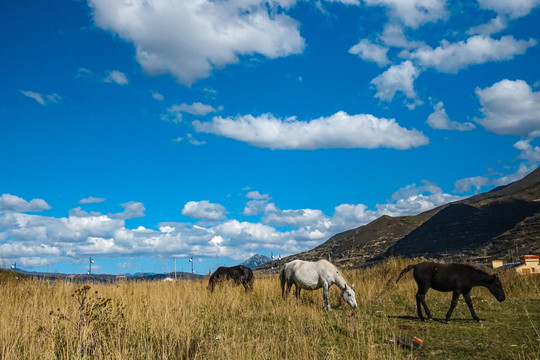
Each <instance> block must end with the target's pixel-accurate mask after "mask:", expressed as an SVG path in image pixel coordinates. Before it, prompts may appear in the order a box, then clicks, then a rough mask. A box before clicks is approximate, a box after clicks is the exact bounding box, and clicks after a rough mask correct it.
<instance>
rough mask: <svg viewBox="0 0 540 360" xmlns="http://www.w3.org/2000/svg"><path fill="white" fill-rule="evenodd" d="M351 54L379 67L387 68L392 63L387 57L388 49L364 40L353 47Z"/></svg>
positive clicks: (350, 50)
mask: <svg viewBox="0 0 540 360" xmlns="http://www.w3.org/2000/svg"><path fill="white" fill-rule="evenodd" d="M349 53H351V54H355V55H358V56H359V57H360V58H361V59H362V60H365V61H372V62H374V63H376V64H377V65H378V66H379V67H383V66H386V65H388V63H390V61H389V60H388V57H387V56H386V54H387V53H388V48H387V47H384V46H381V45H377V44H374V43H372V42H371V41H369V40H367V39H363V40H361V41H360V42H359V43H358V44H356V45H354V46H353V47H351V48H350V49H349Z"/></svg>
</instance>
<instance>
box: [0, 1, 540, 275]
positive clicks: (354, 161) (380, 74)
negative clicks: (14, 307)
mask: <svg viewBox="0 0 540 360" xmlns="http://www.w3.org/2000/svg"><path fill="white" fill-rule="evenodd" d="M539 4H540V2H539V1H538V0H522V1H519V2H517V1H514V0H479V1H477V2H475V1H462V2H450V1H444V0H407V1H400V0H342V1H339V0H333V1H297V0H277V1H264V0H229V1H221V0H218V1H209V0H196V1H187V0H186V1H158V0H146V1H143V0H130V1H128V0H124V1H111V0H90V1H88V2H83V1H67V0H66V1H60V0H55V1H3V2H2V3H0V33H1V34H2V35H1V37H0V46H1V48H2V56H1V57H0V72H1V76H2V85H1V86H0V151H1V154H2V155H1V157H0V173H1V176H0V262H1V263H0V266H2V267H9V266H10V265H11V264H13V263H15V262H16V263H17V266H18V267H20V268H25V269H29V270H40V271H60V272H74V273H83V272H85V271H86V270H87V262H88V258H89V257H90V256H92V257H93V258H94V259H95V264H94V268H93V270H94V272H98V273H135V272H139V271H152V272H165V271H171V270H172V269H173V262H172V258H173V257H177V258H178V260H177V268H178V270H185V271H186V270H189V269H190V264H189V262H188V259H189V257H190V256H193V257H194V259H195V262H194V264H195V265H194V267H195V271H196V272H198V273H207V272H208V271H209V270H214V269H215V268H216V267H217V266H218V264H220V265H232V264H236V263H239V262H241V261H243V260H245V259H247V258H248V257H250V256H251V255H253V254H255V253H259V254H264V255H271V254H274V255H278V254H281V255H287V254H292V253H297V252H300V251H305V250H309V249H311V248H313V247H315V246H317V245H319V244H321V243H322V242H324V241H326V240H327V239H328V238H330V237H331V236H332V235H334V234H336V233H338V232H341V231H344V230H348V229H352V228H356V227H358V226H360V225H363V224H366V223H369V222H370V221H372V220H374V219H376V218H377V217H379V216H381V215H384V214H387V215H391V216H400V215H410V214H417V213H420V212H422V211H425V210H428V209H431V208H433V207H436V206H439V205H442V204H444V203H447V202H449V201H454V200H458V199H460V198H463V197H467V196H470V195H473V194H475V193H478V192H484V191H488V190H490V189H491V188H493V187H496V186H499V185H504V184H506V183H508V182H511V181H515V180H518V179H520V178H522V177H523V176H525V175H526V174H528V173H529V172H530V171H532V170H534V169H535V168H536V167H537V166H538V164H539V163H540V147H539V145H540V142H539V141H538V137H539V136H540V92H539V91H540V90H539V87H540V72H539V67H538V64H539V63H540V46H539V44H538V42H539V41H540V27H539V26H538V23H539V22H540V19H539V18H540V11H539V9H538V5H539Z"/></svg>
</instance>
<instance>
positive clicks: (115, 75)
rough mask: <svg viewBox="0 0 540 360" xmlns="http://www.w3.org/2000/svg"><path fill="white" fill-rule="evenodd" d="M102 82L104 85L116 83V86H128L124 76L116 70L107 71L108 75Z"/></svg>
mask: <svg viewBox="0 0 540 360" xmlns="http://www.w3.org/2000/svg"><path fill="white" fill-rule="evenodd" d="M103 81H104V82H106V83H116V84H118V85H127V84H129V80H128V78H127V76H126V74H124V73H123V72H121V71H118V70H113V71H109V74H108V75H107V76H106V77H105V78H104V79H103Z"/></svg>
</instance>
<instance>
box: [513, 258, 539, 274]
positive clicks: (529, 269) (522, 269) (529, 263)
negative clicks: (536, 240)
mask: <svg viewBox="0 0 540 360" xmlns="http://www.w3.org/2000/svg"><path fill="white" fill-rule="evenodd" d="M522 259H523V262H522V263H521V265H519V266H517V267H516V271H517V272H518V273H520V274H540V256H539V255H525V256H523V258H522Z"/></svg>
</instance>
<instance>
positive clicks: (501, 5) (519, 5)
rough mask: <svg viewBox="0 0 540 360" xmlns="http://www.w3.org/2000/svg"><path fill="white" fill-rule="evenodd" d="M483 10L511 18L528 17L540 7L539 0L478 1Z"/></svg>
mask: <svg viewBox="0 0 540 360" xmlns="http://www.w3.org/2000/svg"><path fill="white" fill-rule="evenodd" d="M478 4H480V7H481V8H483V9H488V10H493V11H495V12H497V13H498V14H504V15H507V16H508V17H510V18H518V17H522V16H525V15H528V14H529V13H530V12H531V10H532V9H533V8H535V7H536V6H538V5H540V1H539V0H478Z"/></svg>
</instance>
